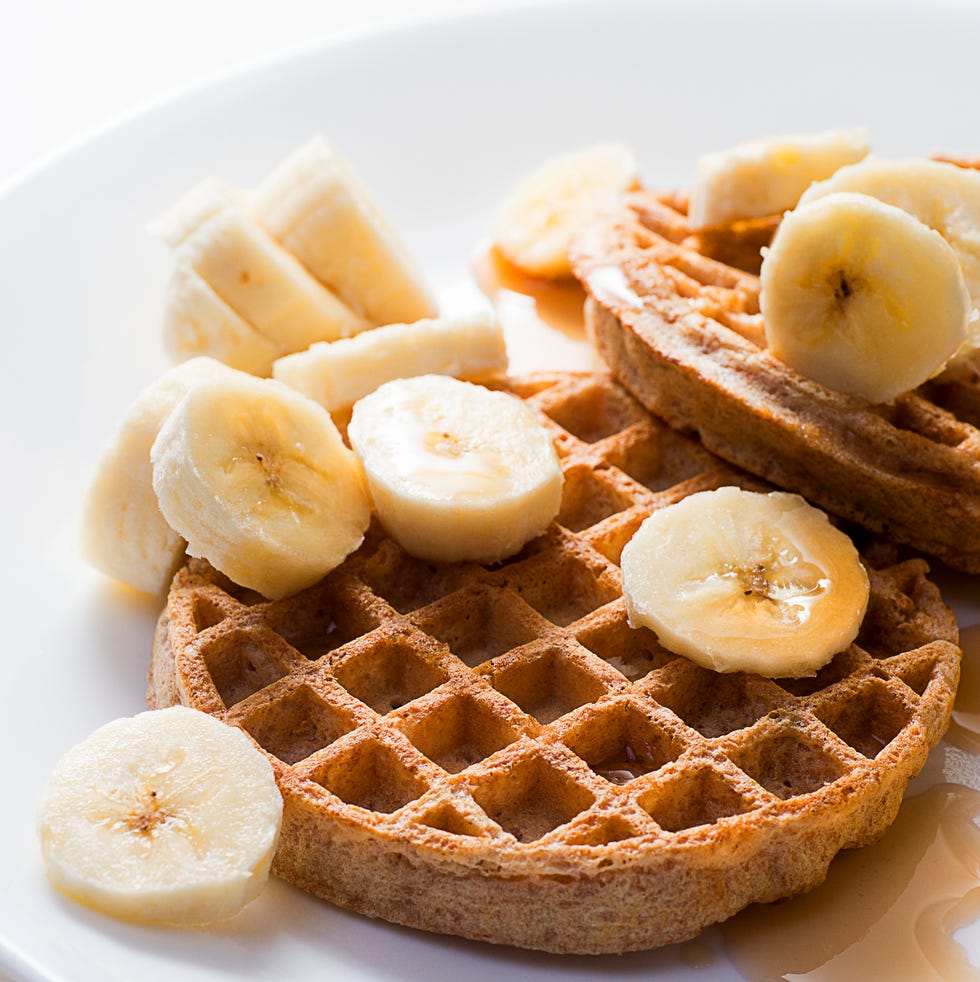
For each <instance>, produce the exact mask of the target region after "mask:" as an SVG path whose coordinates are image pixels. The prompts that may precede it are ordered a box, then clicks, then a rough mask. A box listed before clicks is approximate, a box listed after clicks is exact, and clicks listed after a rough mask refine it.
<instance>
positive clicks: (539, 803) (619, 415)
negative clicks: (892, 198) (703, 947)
mask: <svg viewBox="0 0 980 982" xmlns="http://www.w3.org/2000/svg"><path fill="white" fill-rule="evenodd" d="M511 388H512V389H513V391H516V392H517V393H518V394H519V395H521V396H522V397H524V398H525V399H526V400H527V402H528V403H529V404H530V405H531V406H533V407H535V408H536V409H537V410H539V411H540V412H541V413H542V414H543V418H544V419H545V421H546V423H547V425H548V426H549V428H550V429H551V431H552V432H553V434H554V437H555V440H556V444H557V447H558V450H559V454H560V457H561V461H562V466H563V469H564V473H565V492H564V497H563V501H562V508H561V512H560V515H559V518H558V521H557V522H556V523H554V524H553V525H552V527H551V528H550V529H549V531H548V532H547V533H546V534H545V535H543V536H541V537H540V538H539V539H537V540H535V541H533V542H532V543H530V544H529V545H528V546H527V547H526V548H525V549H524V550H523V551H522V552H521V553H520V554H519V555H517V556H515V557H513V558H512V559H511V560H508V561H506V562H503V563H500V564H497V565H494V566H492V567H481V566H474V565H450V566H437V565H433V564H430V563H426V562H422V561H419V560H416V559H413V558H411V557H410V556H408V555H406V554H405V553H404V552H403V551H402V550H401V549H400V548H398V547H397V546H396V545H395V544H394V543H393V542H391V541H390V540H388V539H386V538H384V537H383V536H381V535H380V534H378V533H376V532H372V533H371V534H370V535H369V538H368V540H367V541H366V542H365V544H364V546H363V547H362V548H361V549H360V550H359V552H358V553H356V554H355V555H354V556H352V557H351V558H349V559H348V560H347V561H346V562H345V563H344V564H343V565H342V566H341V567H340V568H339V569H337V570H336V571H335V572H334V573H332V574H331V575H330V576H329V577H327V579H326V580H324V581H323V582H322V583H321V584H319V585H317V586H315V587H313V588H311V589H309V590H307V591H305V592H303V593H300V594H298V595H296V596H295V597H292V598H288V599H285V600H281V601H277V602H273V603H267V602H264V601H262V599H261V598H260V597H257V596H255V595H250V594H247V593H245V592H244V591H242V590H240V589H238V588H236V587H234V586H233V585H232V584H230V583H229V582H228V581H227V580H226V579H225V578H224V577H222V576H221V575H219V574H217V573H215V572H214V571H213V570H212V569H211V568H210V567H209V566H208V565H207V564H206V563H203V562H200V561H191V562H190V563H189V564H188V565H187V566H186V567H185V568H184V569H183V570H182V571H181V572H179V573H178V575H177V577H176V579H175V581H174V584H173V587H172V590H171V593H170V597H169V600H168V603H167V607H166V610H165V612H164V614H163V616H162V617H161V620H160V624H159V628H158V632H157V637H156V642H155V645H154V652H153V661H152V667H151V670H150V679H149V703H150V705H151V706H154V707H160V706H164V705H168V704H171V703H174V702H182V703H185V704H188V705H191V706H195V707H197V708H199V709H202V710H204V711H205V712H208V713H213V714H214V715H215V716H217V717H218V718H220V719H223V720H226V721H227V722H229V723H231V724H234V725H237V726H241V727H242V728H244V729H245V730H246V731H247V732H248V733H250V734H251V735H252V737H253V738H254V739H255V741H256V742H257V743H258V745H259V746H260V747H262V748H263V749H264V750H265V751H266V753H268V754H269V755H270V757H271V759H272V763H273V765H274V767H275V771H276V775H277V778H278V781H279V785H280V788H281V789H282V792H283V796H284V800H285V810H284V822H283V830H282V839H281V844H280V847H279V851H278V854H277V856H276V860H275V864H274V871H275V872H276V873H278V875H280V876H282V877H284V878H285V879H287V880H289V881H291V882H293V883H295V884H297V885H299V886H300V887H303V888H305V889H307V890H310V891H312V892H313V893H315V894H318V895H319V896H321V897H325V898H326V899H328V900H331V901H333V902H334V903H336V904H339V905H341V906H343V907H348V908H351V909H352V910H355V911H358V912H360V913H362V914H366V915H369V916H371V917H382V918H386V919H388V920H390V921H394V922H397V923H399V924H405V925H409V926H411V927H416V928H423V929H426V930H429V931H437V932H442V933H447V934H455V935H462V936H464V937H467V938H473V939H478V940H482V941H491V942H498V943H504V944H511V945H518V946H522V947H528V948H540V949H544V950H547V951H553V952H582V953H598V952H622V951H628V950H635V949H644V948H652V947H655V946H658V945H662V944H666V943H669V942H674V941H680V940H683V939H685V938H689V937H692V936H693V935H695V934H697V933H698V932H699V931H700V930H701V929H702V928H703V927H704V926H705V925H708V924H711V923H713V922H716V921H719V920H721V919H723V918H726V917H728V916H730V915H731V914H733V913H735V912H736V911H737V910H739V909H740V908H742V907H744V906H745V905H747V904H749V903H751V902H753V901H769V900H774V899H776V898H778V897H782V896H786V895H789V894H792V893H794V892H798V891H801V890H805V889H807V888H810V887H813V886H815V885H816V884H817V883H819V882H820V881H821V880H822V879H823V878H824V876H825V874H826V870H827V865H828V863H829V862H830V860H831V858H832V857H833V856H834V854H835V853H837V852H838V850H840V849H842V848H845V847H849V846H858V845H863V844H866V843H869V842H871V841H873V840H874V839H875V838H877V837H878V836H879V835H880V834H881V832H882V831H883V830H884V829H885V827H886V826H887V825H888V824H889V823H890V822H891V821H892V820H893V818H894V817H895V813H896V810H897V809H898V806H899V802H900V800H901V797H902V794H903V792H904V789H905V787H906V784H907V782H908V780H909V778H910V777H911V776H912V775H914V774H915V773H916V772H917V771H918V770H919V769H920V768H921V766H922V764H923V763H924V761H925V759H926V755H927V754H928V752H929V750H930V748H931V747H932V746H933V745H934V744H935V743H936V742H937V741H938V740H939V738H940V736H941V734H942V733H943V731H944V729H945V727H946V725H947V723H948V720H949V716H950V712H951V707H952V700H953V694H954V690H955V687H956V683H957V680H958V674H959V650H958V648H957V647H956V645H955V641H956V637H957V633H956V626H955V623H954V620H953V617H952V614H951V613H950V611H949V610H948V609H947V608H946V607H945V606H944V604H943V603H942V601H941V599H940V597H939V594H938V591H937V590H936V588H935V587H934V586H933V585H932V584H931V583H930V582H929V581H928V580H927V579H926V577H925V573H926V567H925V564H924V563H923V562H922V561H921V560H912V561H908V562H904V563H899V564H895V563H894V562H893V560H894V556H893V555H891V554H890V553H889V554H887V555H886V554H885V553H884V552H881V551H880V550H879V552H878V554H877V555H878V558H877V560H874V559H873V558H868V560H867V561H868V563H869V565H870V566H871V567H872V570H871V583H872V598H871V602H870V606H869V610H868V614H867V616H866V619H865V621H864V625H863V627H862V630H861V633H860V635H859V637H858V639H857V642H856V643H855V644H854V645H852V646H851V647H850V648H849V649H848V650H847V651H845V652H842V653H841V654H839V655H838V656H837V657H835V658H834V660H833V661H832V662H831V663H830V664H829V665H828V666H827V667H826V668H824V669H823V670H822V671H821V672H820V673H819V675H817V676H816V677H815V678H811V679H803V680H782V681H781V680H770V679H764V678H760V677H758V676H751V675H743V674H733V675H719V674H716V673H714V672H711V671H708V670H705V669H702V668H699V667H697V666H696V665H694V664H693V663H691V662H689V661H687V660H686V659H684V658H679V657H676V656H674V655H671V654H670V653H669V652H667V651H666V650H664V649H663V648H662V647H661V646H660V645H659V644H658V643H657V640H656V638H655V637H654V635H653V634H651V633H650V632H649V631H647V630H645V629H640V630H631V629H630V628H629V627H628V626H627V623H626V615H625V611H624V606H623V600H622V596H621V580H620V572H619V568H618V565H617V562H618V559H619V556H620V553H621V551H622V547H623V545H624V543H625V542H626V541H627V540H628V539H629V537H630V535H631V534H632V532H633V531H634V530H635V529H636V527H637V526H638V525H639V524H640V522H641V521H642V520H643V519H644V518H645V517H646V516H647V515H649V514H650V513H651V512H652V511H654V510H655V509H657V508H660V507H663V506H664V505H666V504H667V503H669V502H672V501H675V500H677V499H679V498H681V497H683V496H685V495H687V494H690V493H692V492H694V491H699V490H705V489H709V488H714V487H718V486H721V485H725V484H732V483H740V484H743V486H748V487H753V486H754V487H756V488H758V487H759V484H758V482H753V481H752V479H749V478H747V477H746V476H745V475H740V474H739V472H736V471H735V470H734V469H732V468H730V467H728V466H727V465H725V464H722V463H720V462H719V461H718V460H717V459H716V458H713V457H712V456H711V455H709V454H708V453H707V452H706V451H705V450H704V449H703V448H702V447H700V446H699V445H697V444H696V443H694V442H692V441H690V440H688V439H687V438H685V437H682V436H680V435H678V434H676V433H674V432H673V431H671V430H670V429H669V428H668V427H666V426H664V425H663V424H661V423H659V422H657V421H655V420H654V419H653V418H651V417H650V416H649V415H648V414H647V413H646V412H645V411H644V410H643V409H642V408H641V407H640V406H639V404H638V403H636V402H635V401H634V400H633V399H632V398H630V397H629V396H628V395H627V394H626V393H625V392H624V391H623V390H622V389H621V388H620V387H619V386H617V385H616V384H615V383H614V382H612V381H611V380H610V378H609V377H608V376H605V375H548V376H538V377H535V378H533V379H528V380H525V381H520V382H513V383H511ZM869 557H870V554H869Z"/></svg>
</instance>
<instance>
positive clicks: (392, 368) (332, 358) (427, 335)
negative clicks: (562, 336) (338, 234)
mask: <svg viewBox="0 0 980 982" xmlns="http://www.w3.org/2000/svg"><path fill="white" fill-rule="evenodd" d="M506 370H507V349H506V346H505V344H504V333H503V328H502V327H501V325H500V321H499V320H498V319H497V317H496V315H494V314H493V313H490V312H485V313H484V312H481V313H477V314H470V315H468V316H464V317H455V318H445V319H442V320H421V321H416V322H415V323H414V324H390V325H388V326H387V327H377V328H375V329H374V330H372V331H364V332H363V333H362V334H358V335H357V337H354V338H345V339H343V340H341V341H333V342H330V343H322V342H321V343H320V344H314V345H311V346H310V347H309V349H307V350H306V351H300V352H298V353H296V354H294V355H287V356H286V357H285V358H280V359H279V360H278V361H277V362H276V363H275V364H274V365H273V366H272V374H273V376H274V377H275V378H277V379H279V380H280V381H282V382H285V383H286V384H287V385H290V386H292V387H293V388H294V389H297V390H298V391H300V392H302V393H303V394H304V395H307V396H309V397H310V398H311V399H313V400H314V401H316V402H318V403H320V405H321V406H323V407H324V408H325V409H328V410H330V411H331V412H334V411H340V410H345V409H349V408H350V407H351V406H353V405H354V403H355V402H357V400H358V399H360V398H362V397H363V396H366V395H368V394H369V393H371V392H373V391H374V390H375V389H377V388H378V387H379V386H380V385H383V384H384V383H385V382H390V381H391V380H392V379H396V378H408V377H410V376H413V375H433V374H434V375H452V376H455V377H456V378H461V379H469V380H476V379H480V378H484V377H486V376H487V375H492V374H494V373H495V372H504V371H506Z"/></svg>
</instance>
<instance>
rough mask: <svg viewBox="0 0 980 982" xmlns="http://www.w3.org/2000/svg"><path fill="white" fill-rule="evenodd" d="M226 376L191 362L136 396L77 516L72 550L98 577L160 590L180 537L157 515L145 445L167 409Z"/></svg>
mask: <svg viewBox="0 0 980 982" xmlns="http://www.w3.org/2000/svg"><path fill="white" fill-rule="evenodd" d="M224 374H231V369H230V368H227V367H226V366H224V365H222V364H221V363H220V362H218V361H215V360H214V359H212V358H203V357H202V358H193V359H191V360H189V361H186V362H183V363H182V364H180V365H176V366H174V367H173V368H171V369H170V370H169V371H167V372H165V373H164V374H163V375H161V376H160V378H158V379H157V380H156V381H155V382H154V383H153V384H152V385H150V386H148V387H147V388H146V389H144V391H143V392H142V393H140V395H139V396H138V397H137V399H136V400H135V402H134V403H133V404H132V406H130V408H129V409H128V410H127V411H126V413H125V415H124V416H123V419H122V421H121V422H120V424H119V426H118V428H117V430H116V433H115V435H114V437H113V439H112V441H111V442H110V443H109V444H108V445H107V447H106V448H105V450H104V451H103V453H102V455H101V456H100V458H99V460H98V462H97V464H96V468H95V471H94V473H93V476H92V480H91V482H90V483H89V486H88V489H87V491H86V494H85V498H84V500H83V502H82V511H81V541H80V547H81V551H82V555H83V556H84V558H85V559H86V560H87V561H88V562H89V563H90V564H91V565H92V566H94V567H95V568H96V569H98V570H99V571H100V572H102V573H105V574H106V575H107V576H111V577H113V578H114V579H117V580H121V581H122V582H124V583H128V584H129V585H130V586H133V587H136V589H137V590H143V591H144V592H146V593H154V594H160V593H163V592H164V591H165V590H166V589H167V587H168V586H169V585H170V580H171V579H172V578H173V574H174V573H175V572H176V569H177V566H178V565H179V563H180V561H181V559H182V558H183V556H184V539H183V537H182V536H181V535H180V533H178V532H175V531H174V530H173V529H172V528H171V527H170V525H169V524H168V523H167V520H166V519H165V518H164V517H163V515H162V514H161V512H160V507H159V505H158V504H157V496H156V494H155V492H154V490H153V469H152V467H151V465H150V448H151V447H152V446H153V441H154V440H155V439H156V437H157V433H159V431H160V427H161V426H162V425H163V421H164V420H165V419H166V418H167V416H168V415H169V414H170V412H171V411H172V410H173V408H174V406H176V405H177V403H178V402H180V400H181V399H182V398H183V397H184V395H185V394H186V393H187V392H188V390H189V389H190V388H191V387H192V386H194V385H196V384H197V383H198V382H201V381H203V380H205V379H210V378H217V377H220V376H222V375H224Z"/></svg>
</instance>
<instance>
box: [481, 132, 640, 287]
mask: <svg viewBox="0 0 980 982" xmlns="http://www.w3.org/2000/svg"><path fill="white" fill-rule="evenodd" d="M638 181H639V172H638V169H637V164H636V158H635V157H634V155H633V151H632V150H631V149H630V148H629V147H627V146H625V145H624V144H622V143H599V144H595V145H593V146H589V147H585V148H584V149H581V150H576V151H573V152H572V153H567V154H562V155H560V156H557V157H551V158H549V159H548V160H546V161H544V163H542V164H541V165H540V166H539V167H537V168H536V169H535V170H534V171H532V172H531V173H530V174H528V175H527V177H525V178H524V179H523V180H522V181H521V182H520V183H519V184H518V186H517V187H516V188H515V189H514V191H513V192H512V193H511V194H510V196H509V197H508V198H507V200H506V201H505V202H504V204H503V206H502V207H501V209H500V213H499V215H498V216H497V222H496V227H495V231H494V234H493V240H494V245H495V246H496V247H497V249H498V250H499V251H500V253H501V254H502V255H503V256H504V257H505V258H506V259H507V260H508V261H509V262H511V263H513V264H514V265H515V266H517V267H518V269H521V270H523V271H524V272H525V273H530V274H531V275H532V276H542V277H546V278H548V279H559V278H561V277H568V276H571V275H572V271H571V267H570V266H569V264H568V247H569V245H570V244H571V241H572V238H573V236H574V235H575V233H576V232H577V231H578V229H579V228H581V226H582V225H583V224H584V223H585V222H587V221H588V220H589V219H590V218H591V217H592V216H593V215H594V214H595V213H596V212H598V211H601V210H602V209H603V208H605V207H606V206H608V205H609V204H610V203H611V202H613V201H614V200H615V199H616V197H617V195H619V194H620V193H622V192H623V191H627V190H629V189H630V188H634V187H636V185H637V183H638Z"/></svg>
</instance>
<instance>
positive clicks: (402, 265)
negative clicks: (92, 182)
mask: <svg viewBox="0 0 980 982" xmlns="http://www.w3.org/2000/svg"><path fill="white" fill-rule="evenodd" d="M150 227H151V230H152V231H153V232H155V234H157V235H158V236H159V237H160V238H161V239H162V240H163V241H164V242H165V243H166V244H168V245H169V246H170V247H171V248H172V249H173V256H174V271H173V274H172V276H171V279H170V283H169V286H168V288H167V291H166V296H165V301H164V319H163V338H164V346H165V348H166V350H167V353H168V354H169V355H170V357H171V358H172V359H173V360H174V361H182V360H184V359H187V358H191V357H194V356H196V355H209V356H211V357H213V358H216V359H218V360H220V361H223V362H225V363H226V364H228V365H230V366H231V367H233V368H239V369H241V370H242V371H246V372H251V373H253V374H256V375H268V374H270V372H271V370H272V363H273V362H274V361H275V360H276V358H280V357H282V356H283V355H287V354H290V353H292V352H294V351H302V350H303V349H305V348H307V347H309V346H310V345H311V344H313V343H314V342H316V341H333V340H335V339H337V338H341V337H348V336H350V335H352V334H356V333H358V332H359V331H362V330H365V329H366V328H369V327H374V326H378V325H381V324H391V323H397V322H401V321H408V322H410V321H415V320H419V319H421V318H423V317H432V316H434V315H435V313H436V305H435V301H434V299H433V297H432V294H431V293H430V291H429V288H428V286H427V285H426V283H425V280H424V278H423V277H422V275H421V272H420V271H419V270H418V268H417V267H416V265H415V263H414V262H413V260H412V258H411V257H410V255H409V254H408V252H407V250H406V249H405V246H404V245H403V244H402V242H401V240H400V239H399V238H398V236H397V235H396V233H395V232H394V230H393V229H392V228H391V226H390V225H389V224H388V222H387V221H386V220H385V219H384V217H383V216H382V215H381V213H380V212H379V210H378V208H377V207H376V205H375V204H374V202H373V201H372V199H371V197H370V195H369V194H368V192H367V190H366V189H365V188H364V186H363V185H362V184H361V182H360V181H359V180H358V178H357V176H356V174H355V173H354V172H353V170H352V169H351V167H350V165H349V164H347V162H346V161H344V160H343V159H342V158H341V157H340V156H339V155H338V154H337V153H336V152H335V151H334V150H332V149H331V148H330V147H329V146H328V145H327V143H326V142H325V141H324V140H323V139H322V138H319V137H318V138H316V139H314V140H312V141H311V142H310V143H309V144H307V145H306V146H304V147H301V148H300V149H299V150H297V151H296V152H295V153H294V154H293V155H292V156H290V157H289V158H288V159H287V160H286V161H284V162H283V164H282V165H281V166H280V167H279V168H278V169H277V170H276V171H274V172H273V173H272V174H271V175H270V176H269V177H268V178H267V179H266V180H265V181H264V182H263V183H262V184H261V185H260V186H259V187H257V188H256V189H254V190H253V191H252V192H251V193H246V192H244V191H241V190H239V189H235V188H230V187H227V186H225V185H223V184H221V183H220V182H217V181H214V180H208V181H205V182H203V183H202V184H200V185H199V186H197V187H196V188H194V189H192V190H191V191H190V192H189V193H188V194H187V195H185V196H184V197H183V198H182V199H181V200H180V201H179V202H178V203H177V204H176V205H175V206H174V208H173V209H171V211H170V212H168V213H167V214H166V215H164V216H163V217H161V218H160V219H158V220H157V221H156V222H154V223H152V224H151V226H150Z"/></svg>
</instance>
